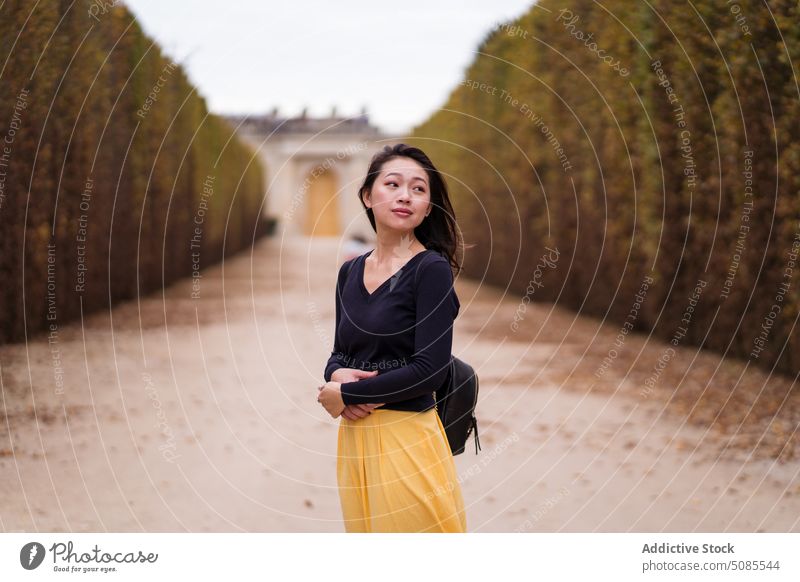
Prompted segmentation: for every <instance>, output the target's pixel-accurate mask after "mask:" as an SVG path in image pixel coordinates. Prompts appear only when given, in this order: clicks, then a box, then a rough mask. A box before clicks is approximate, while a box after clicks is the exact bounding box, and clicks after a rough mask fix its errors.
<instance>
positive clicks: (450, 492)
mask: <svg viewBox="0 0 800 582" xmlns="http://www.w3.org/2000/svg"><path fill="white" fill-rule="evenodd" d="M359 197H360V199H361V203H362V204H363V206H364V209H365V211H366V213H367V217H368V219H369V221H370V224H371V225H372V228H373V230H374V231H375V232H376V234H377V244H376V246H375V249H373V250H371V251H369V252H367V253H365V254H363V255H360V256H358V257H355V258H353V259H351V260H349V261H346V262H345V263H344V264H343V265H342V266H341V268H340V270H339V278H338V281H337V286H336V329H335V341H334V350H333V352H332V353H331V357H330V358H329V359H328V364H327V366H326V368H325V373H324V377H325V382H326V383H325V384H324V385H322V386H320V387H319V395H318V398H317V401H318V402H320V403H321V404H322V406H324V407H325V410H327V411H328V413H329V414H330V415H331V416H333V417H334V418H337V417H339V416H341V417H342V419H341V421H340V424H339V437H338V445H337V453H338V458H337V466H336V470H337V481H338V484H339V499H340V501H341V506H342V513H343V515H344V521H345V529H346V530H347V531H348V532H465V531H466V529H467V523H466V515H465V511H464V502H463V499H462V496H461V488H460V485H459V483H458V480H457V476H456V468H455V463H454V461H453V456H452V454H451V452H450V446H449V444H448V442H447V436H446V434H445V431H444V427H443V426H442V423H441V420H440V419H439V415H438V413H437V412H436V409H435V407H434V406H435V401H434V397H433V392H434V391H435V390H436V389H438V388H439V387H440V386H441V385H442V384H443V383H444V381H445V379H446V376H447V367H448V365H449V362H450V358H451V353H452V344H453V320H454V319H455V317H456V315H457V314H458V311H459V308H460V302H459V300H458V297H457V296H456V293H455V290H454V289H453V268H455V270H456V274H458V272H459V271H460V265H459V264H458V262H457V261H456V259H455V252H456V248H457V246H458V245H459V244H460V241H459V237H458V234H457V230H456V222H455V216H454V215H453V209H452V206H451V205H450V199H449V197H448V194H447V187H446V185H445V181H444V179H443V177H442V176H441V174H439V172H438V170H437V169H436V168H435V167H434V166H433V163H431V161H430V159H428V156H426V155H425V154H424V153H423V152H422V151H421V150H420V149H418V148H415V147H411V146H408V145H406V144H398V145H395V146H393V147H390V146H385V147H384V148H383V150H382V151H380V152H378V153H377V154H376V155H375V156H374V157H373V159H372V161H371V163H370V166H369V169H368V171H367V176H366V179H365V180H364V183H363V184H362V186H361V188H360V189H359Z"/></svg>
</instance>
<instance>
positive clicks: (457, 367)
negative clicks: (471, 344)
mask: <svg viewBox="0 0 800 582" xmlns="http://www.w3.org/2000/svg"><path fill="white" fill-rule="evenodd" d="M434 398H435V399H436V412H437V413H438V414H439V419H441V421H442V425H444V431H445V433H447V441H448V442H449V444H450V450H451V451H452V453H453V456H455V455H460V454H461V453H463V452H464V447H465V446H466V443H467V439H469V435H470V433H471V432H472V431H473V430H474V431H475V454H476V455H477V454H478V450H479V449H480V448H481V441H480V439H479V438H478V419H477V418H475V405H476V404H477V403H478V375H477V374H476V373H475V370H474V369H473V368H472V366H470V365H469V364H467V363H466V362H464V361H463V360H460V359H459V358H457V357H455V356H453V357H452V359H451V360H450V366H449V369H448V371H447V378H446V379H445V381H444V384H442V387H441V388H439V389H438V390H437V391H436V392H435V393H434Z"/></svg>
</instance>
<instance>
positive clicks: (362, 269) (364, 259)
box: [357, 249, 431, 300]
mask: <svg viewBox="0 0 800 582" xmlns="http://www.w3.org/2000/svg"><path fill="white" fill-rule="evenodd" d="M374 250H375V249H372V250H371V251H369V252H368V253H366V254H365V255H363V256H362V257H361V265H360V268H359V270H358V273H357V274H358V286H359V288H360V289H361V294H362V295H364V297H365V298H366V299H367V300H370V299H372V298H373V297H375V296H376V295H377V294H378V292H379V291H380V290H381V289H383V288H384V287H386V285H388V284H389V281H391V280H392V279H394V278H395V277H397V275H398V274H400V272H401V271H403V269H405V268H406V267H407V266H408V265H409V264H410V263H411V261H413V260H414V259H416V258H417V257H418V256H420V255H424V254H425V253H426V252H428V251H429V250H431V249H425V250H423V251H420V252H418V253H417V254H416V255H414V256H413V257H411V258H410V259H408V260H407V261H406V262H405V264H404V265H403V266H402V267H400V268H399V269H397V271H395V272H394V273H392V275H391V276H390V277H389V278H387V279H386V280H385V281H384V282H383V283H381V284H380V285H378V286H377V287H376V288H375V291H373V292H372V293H370V292H369V291H367V286H366V285H365V284H364V272H365V271H366V264H367V257H368V256H369V255H371V254H372V253H373V251H374Z"/></svg>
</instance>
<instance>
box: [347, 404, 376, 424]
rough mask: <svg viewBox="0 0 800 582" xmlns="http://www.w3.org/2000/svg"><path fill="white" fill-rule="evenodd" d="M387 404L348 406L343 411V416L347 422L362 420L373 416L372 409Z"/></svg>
mask: <svg viewBox="0 0 800 582" xmlns="http://www.w3.org/2000/svg"><path fill="white" fill-rule="evenodd" d="M384 404H385V403H384V402H381V403H380V404H347V405H345V407H344V410H343V411H342V416H344V417H345V418H346V419H347V420H360V419H362V418H365V417H367V416H369V415H370V414H372V409H373V408H377V407H378V406H383V405H384Z"/></svg>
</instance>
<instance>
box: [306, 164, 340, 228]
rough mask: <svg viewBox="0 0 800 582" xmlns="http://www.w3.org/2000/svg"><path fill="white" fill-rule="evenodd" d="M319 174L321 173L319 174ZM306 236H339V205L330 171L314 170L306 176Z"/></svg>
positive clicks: (334, 179) (334, 178)
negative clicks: (308, 184)
mask: <svg viewBox="0 0 800 582" xmlns="http://www.w3.org/2000/svg"><path fill="white" fill-rule="evenodd" d="M320 172H321V173H320ZM308 183H310V186H309V188H308V204H307V205H306V208H307V209H308V211H307V213H306V234H307V235H308V236H339V235H340V231H339V205H338V204H337V201H336V176H334V175H333V172H331V171H330V170H324V171H321V168H319V167H317V168H315V169H314V170H313V171H312V172H311V173H310V174H309V176H308Z"/></svg>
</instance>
